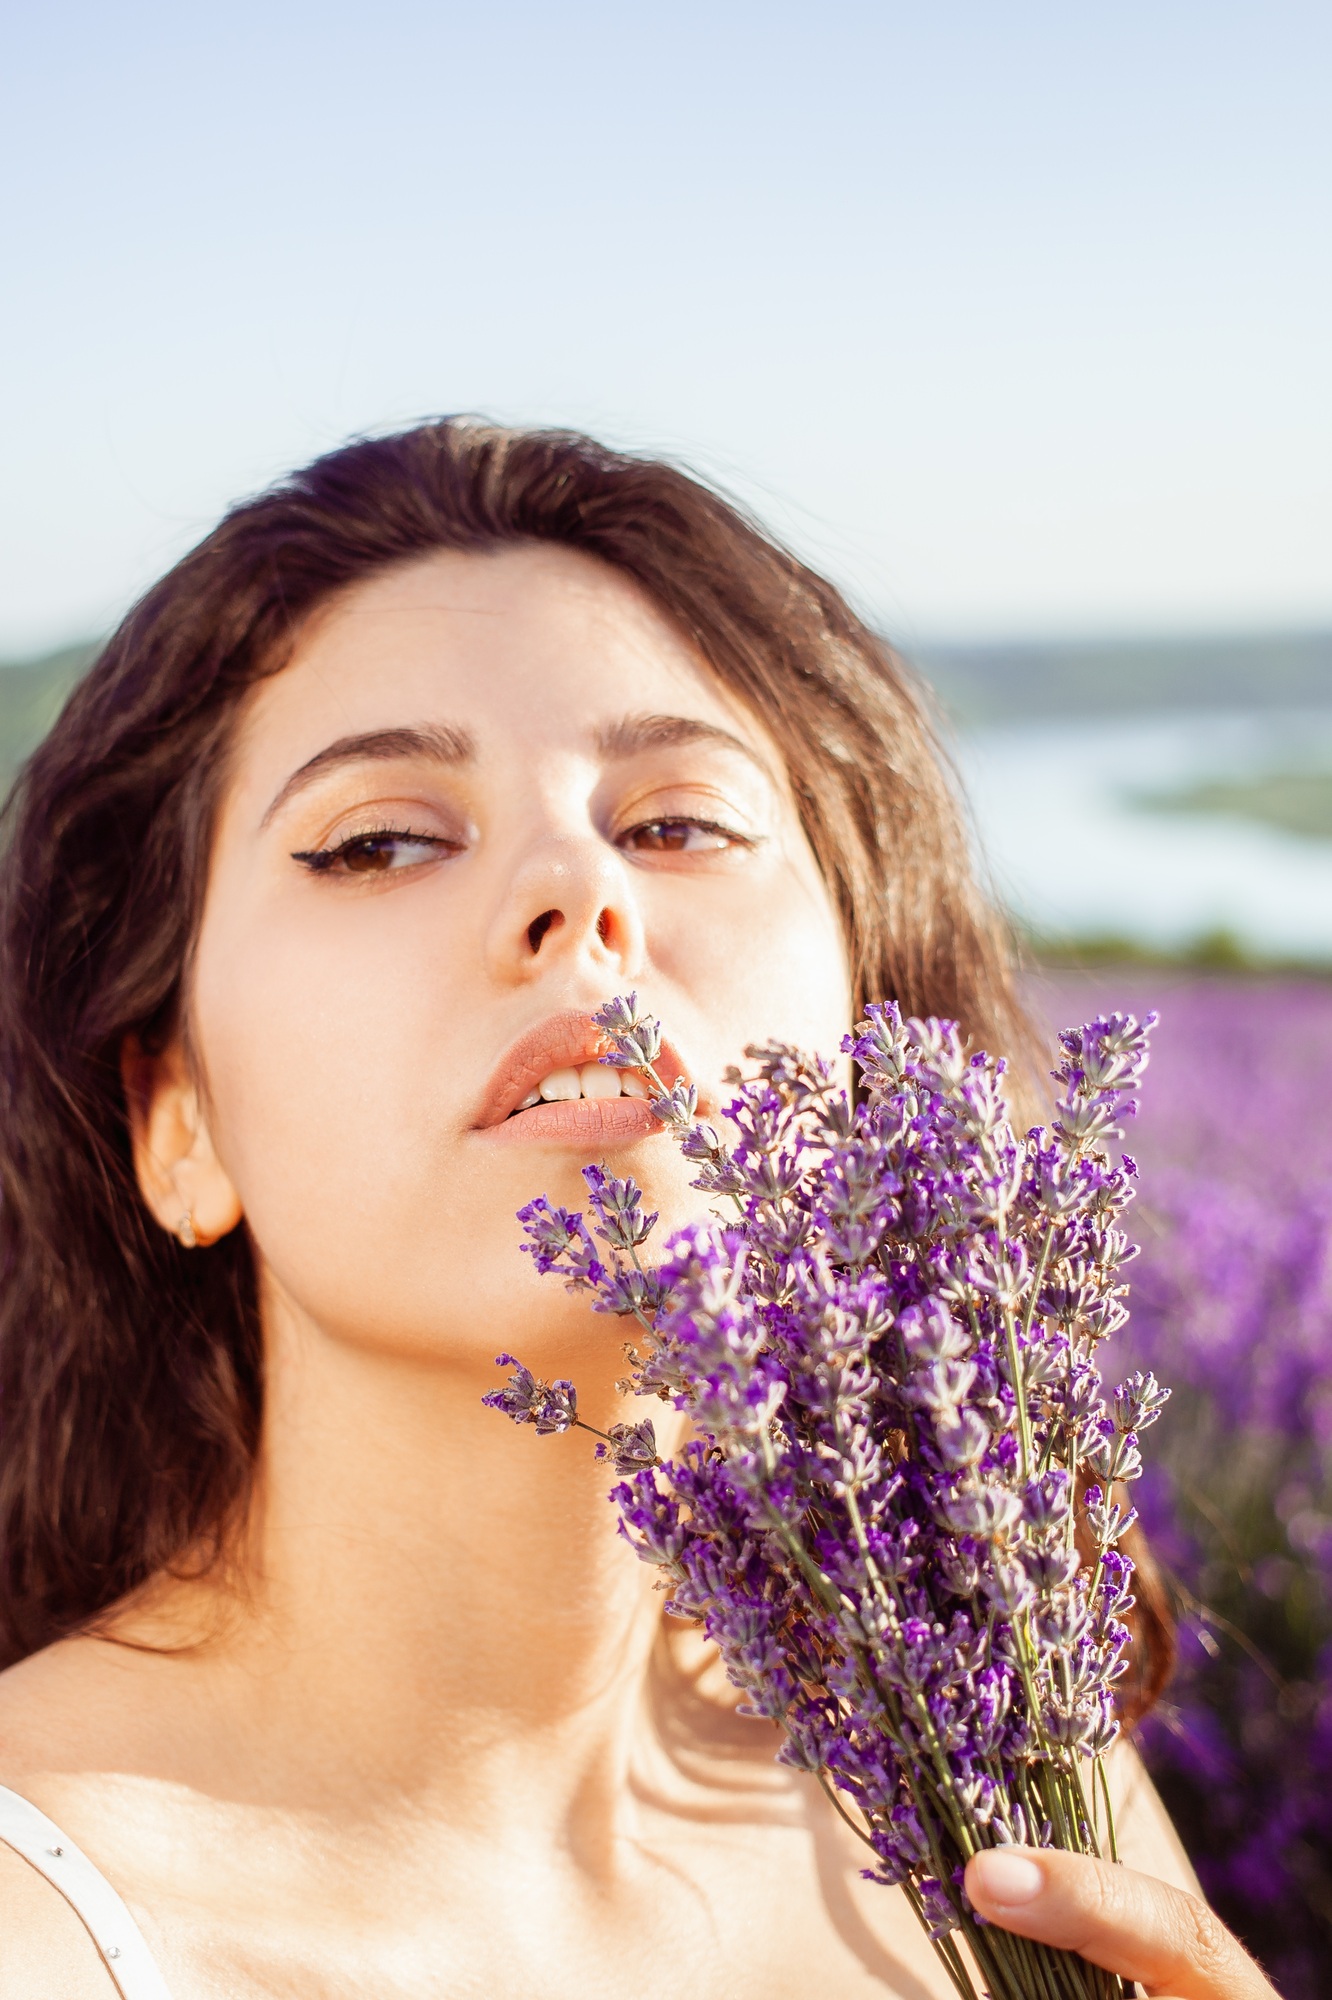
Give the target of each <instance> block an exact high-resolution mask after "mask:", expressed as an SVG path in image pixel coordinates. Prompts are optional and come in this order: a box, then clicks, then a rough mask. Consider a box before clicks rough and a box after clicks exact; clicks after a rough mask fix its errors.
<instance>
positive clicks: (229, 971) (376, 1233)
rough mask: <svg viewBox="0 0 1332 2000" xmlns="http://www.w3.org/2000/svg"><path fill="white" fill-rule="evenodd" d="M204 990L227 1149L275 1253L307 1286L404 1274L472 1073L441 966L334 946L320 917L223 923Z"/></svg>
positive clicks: (200, 1025) (216, 1118)
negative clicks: (382, 1272)
mask: <svg viewBox="0 0 1332 2000" xmlns="http://www.w3.org/2000/svg"><path fill="white" fill-rule="evenodd" d="M192 998H193V1007H192V1012H193V1024H194V1033H195V1037H196V1041H197V1044H198V1047H199V1051H200V1054H201V1057H202V1061H203V1065H204V1069H205V1072H206V1075H207V1079H208V1088H209V1095H210V1099H211V1105H212V1123H213V1127H214V1136H215V1139H216V1143H217V1147H218V1151H219V1153H220V1155H221V1157H222V1160H223V1163H224V1165H225V1166H226V1168H227V1170H228V1172H229V1173H230V1175H231V1178H232V1180H233V1181H234V1182H235V1184H236V1187H237V1190H238V1192H239V1194H240V1197H241V1201H242V1204H243V1206H244V1208H245V1213H246V1217H247V1221H248V1223H249V1226H250V1228H251V1231H252V1233H253V1234H254V1237H255V1239H256V1241H257V1243H258V1245H259V1247H260V1251H261V1254H262V1256H263V1257H264V1259H265V1261H266V1262H267V1263H268V1264H269V1265H270V1266H271V1267H272V1269H273V1270H274V1272H275V1274H276V1275H277V1276H278V1277H279V1278H281V1279H282V1280H283V1282H284V1283H287V1284H289V1286H290V1287H291V1288H292V1289H294V1290H296V1291H298V1292H302V1291H305V1290H307V1289H308V1288H309V1286H310V1284H311V1282H312V1274H314V1273H317V1272H319V1271H326V1272H329V1273H337V1275H338V1281H339V1282H340V1283H344V1284H345V1283H347V1282H348V1280H349V1277H350V1276H351V1274H352V1270H353V1267H356V1268H359V1267H361V1266H365V1265H372V1266H373V1265H377V1266H379V1267H380V1268H381V1269H383V1268H391V1260H392V1258H393V1256H394V1255H395V1252H396V1250H397V1248H398V1247H399V1245H400V1243H401V1242H402V1241H403V1240H404V1239H409V1238H410V1236H411V1234H412V1232H413V1231H419V1230H420V1228H421V1227H422V1224H423V1212H424V1214H425V1217H426V1218H427V1219H428V1215H429V1212H430V1210H432V1209H433V1210H434V1212H435V1213H436V1214H438V1213H440V1212H441V1211H443V1212H447V1204H448V1202H449V1199H450V1196H451V1192H452V1190H451V1188H450V1185H449V1182H450V1167H451V1165H452V1164H453V1163H452V1162H451V1160H450V1157H449V1150H448V1148H447V1146H446V1145H445V1143H444V1140H445V1134H446V1133H447V1131H448V1130H449V1129H450V1125H451V1124H456V1122H457V1120H458V1116H459V1104H460V1101H461V1099H462V1098H463V1096H464V1095H465V1092H466V1087H467V1080H466V1079H465V1077H464V1076H463V1075H462V1069H461V1061H460V1052H459V1051H457V1050H455V1049H454V1048H453V1047H452V1046H451V1038H450V1034H449V1030H448V1021H449V1019H450V1016H451V1014H452V1013H453V1012H454V1009H453V1008H452V1007H451V1005H450V995H449V994H448V992H447V991H446V990H445V991H441V989H440V985H439V983H438V968H434V967H430V966H427V965H425V964H418V963H416V962H415V961H413V960H409V961H408V962H406V963H404V961H403V958H402V955H401V952H400V951H396V950H388V949H384V950H374V949H367V950H364V951H359V952H356V953H347V952H346V951H340V952H338V953H337V954H336V955H334V954H333V952H332V951H331V949H329V948H328V947H327V945H325V944H324V943H323V942H322V941H321V938H320V935H319V932H318V927H317V926H301V925H300V924H298V923H287V924H284V925H281V926H278V925H274V926H273V927H272V928H271V930H270V931H267V932H254V933H251V934H249V935H248V936H232V937H228V936H227V935H226V933H225V931H224V930H223V929H222V928H221V927H219V929H218V930H217V931H216V932H215V933H214V935H213V936H212V937H211V938H210V937H209V936H208V934H207V932H205V937H204V941H203V946H202V948H201V951H200V956H199V963H198V968H197V974H196V980H195V985H194V992H193V996H192ZM359 1288H360V1282H359V1281H358V1289H359Z"/></svg>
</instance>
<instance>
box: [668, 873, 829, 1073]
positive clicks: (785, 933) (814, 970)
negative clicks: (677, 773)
mask: <svg viewBox="0 0 1332 2000" xmlns="http://www.w3.org/2000/svg"><path fill="white" fill-rule="evenodd" d="M673 946H674V964H673V966H672V970H673V972H674V974H675V977H676V980H677V982H678V983H679V985H680V986H681V987H683V988H684V989H686V990H687V991H688V992H689V995H690V1000H691V1003H692V1004H693V1006H694V1007H695V1008H696V1010H697V1013H698V1015H699V1016H700V1017H701V1018H702V1019H704V1020H706V1021H707V1023H708V1026H709V1029H710V1031H711V1032H710V1034H709V1040H710V1042H711V1043H712V1046H713V1048H714V1050H715V1052H716V1057H717V1061H718V1067H717V1068H716V1069H715V1070H714V1072H713V1073H714V1074H719V1073H720V1066H721V1065H723V1064H726V1063H732V1062H740V1061H741V1060H742V1054H741V1052H742V1050H743V1049H744V1047H745V1045H746V1044H747V1043H751V1042H767V1041H785V1042H792V1043H795V1044H796V1045H797V1046H798V1047H801V1048H804V1049H807V1050H811V1051H814V1052H815V1053H817V1054H819V1055H823V1056H828V1057H836V1056H837V1053H838V1049H839V1046H840V1043H841V1039H842V1037H843V1035H844V1034H845V1033H846V1032H847V1030H848V1028H849V1027H850V1026H851V1011H852V1009H851V980H850V973H849V970H848V965H847V955H846V943H845V940H844V938H843V935H842V928H841V925H840V923H839V922H838V920H837V917H836V914H835V912H834V910H833V908H832V904H831V902H830V900H829V897H828V894H827V891H826V889H825V887H824V884H823V881H822V878H821V877H820V876H819V874H818V872H817V869H816V868H815V865H814V862H813V860H812V858H810V859H809V860H808V861H806V860H805V859H804V857H794V858H790V859H784V860H783V861H782V863H781V865H780V866H778V867H775V868H774V869H772V870H771V871H770V872H768V873H767V874H766V876H765V879H763V880H762V881H759V882H756V883H754V884H753V886H752V887H751V888H748V889H747V890H746V892H745V893H744V894H743V895H742V896H740V897H738V898H737V897H731V898H728V899H727V902H726V905H725V907H724V908H721V909H719V910H717V911H716V912H715V913H713V914H712V916H711V918H710V920H708V919H705V920H704V921H702V922H698V923H693V922H691V923H689V924H688V925H686V926H683V927H682V928H681V929H680V930H679V931H678V932H677V933H676V935H675V937H674V939H673Z"/></svg>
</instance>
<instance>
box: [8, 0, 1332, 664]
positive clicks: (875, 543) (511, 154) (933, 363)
mask: <svg viewBox="0 0 1332 2000" xmlns="http://www.w3.org/2000/svg"><path fill="white" fill-rule="evenodd" d="M1330 83H1332V9H1329V8H1328V7H1327V6H1326V4H1325V0H1319V4H1317V5H1313V4H1310V5H1300V4H1290V5H1287V4H1281V0H1276V4H1272V5H1266V6H1263V5H1251V4H1250V5H1231V4H1227V0H1208V4H1172V0H1155V4H1148V5H1141V4H1137V0H1125V3H1124V4H1119V5H1117V6H1116V7H1114V8H1105V7H1102V8H1092V7H1090V6H1070V5H1069V4H1068V0H1063V4H1060V5H1053V4H1049V5H1047V4H1026V0H1011V4H1009V5H1007V6H1003V7H1001V6H998V5H996V4H994V0H983V4H982V0H956V4H947V0H936V4H933V5H926V6H921V5H920V4H919V0H917V4H913V5H911V6H906V5H899V4H896V0H878V4H854V5H853V4H839V3H838V0H822V4H820V5H819V6H818V7H814V6H812V5H805V6H803V7H795V6H790V5H786V4H783V0H764V4H761V5H755V4H750V3H749V0H740V3H739V4H728V0H713V4H711V5H700V4H695V0H672V4H671V5H669V6H661V5H658V6H652V7H649V6H636V5H632V4H623V0H622V4H620V5H617V6H612V5H603V4H583V0H571V4H568V5H565V6H563V7H551V6H545V7H538V6H533V5H528V4H516V3H515V0H492V4H489V5H486V6H484V7H482V6H476V5H473V6H471V7H468V8H462V7H458V6H454V5H452V4H435V5H431V6H427V5H422V4H419V0H377V4H376V5H374V6H373V7H371V6H368V5H362V6H348V5H344V4H340V0H321V4H319V5H314V4H307V0H267V3H266V4H264V5H257V4H252V0H229V4H228V5H227V7H226V8H225V9H218V8H204V7H201V6H184V5H176V6H166V5H161V4H157V0H146V4H137V3H136V0H125V4H121V5H118V6H117V7H116V8H114V9H112V8H108V7H105V6H98V7H94V6H92V5H89V4H84V0H80V3H79V4H74V5H62V4H60V0H47V4H44V5H42V6H40V7H36V6H31V5H24V4H22V0H6V6H5V9H4V14H3V24H2V26H0V190H3V192H2V193H0V288H2V291H3V311H2V312H0V361H2V363H3V365H2V366H0V439H3V448H2V452H0V464H3V478H2V479H0V654H11V655H12V654H14V653H17V652H19V651H23V650H26V649H30V648H35V647H37V646H40V645H45V644H54V643H56V642H58V641H60V640H63V639H65V638H67V637H73V636H75V635H79V634H82V633H85V632H88V631H92V630H95V629H98V628H100V627H103V626H105V625H106V624H107V623H108V622H109V621H110V620H111V619H112V618H113V617H114V616H115V615H116V614H117V613H118V612H119V611H120V610H121V609H123V607H124V606H125V604H126V603H128V602H129V600H130V599H131V598H132V596H133V595H134V594H135V593H136V592H137V591H138V590H139V589H141V588H142V587H143V586H144V585H145V584H146V583H147V582H148V581H150V580H151V578H152V577H153V576H154V575H155V574H156V573H157V572H158V571H159V570H160V569H161V568H163V567H164V566H165V565H166V563H167V562H169V561H170V560H171V559H172V558H173V557H174V556H175V555H177V554H178V553H179V552H180V551H181V550H182V549H184V548H185V547H187V546H188V545H189V544H190V542H192V541H193V540H194V539H196V538H197V537H198V535H199V534H201V533H202V532H203V531H204V530H205V529H206V528H207V527H208V526H209V525H210V524H211V522H212V521H213V520H214V519H215V518H216V516H217V514H218V512H219V511H220V509H221V508H222V507H223V506H224V505H225V504H226V503H227V501H228V500H230V499H232V498H235V497H237V496H239V495H241V494H243V493H245V492H248V491H251V490H253V489H254V488H255V487H256V486H257V485H260V484H262V483H263V482H264V481H265V480H267V479H268V478H270V477H272V476H273V475H274V474H275V473H277V472H279V471H280V470H282V469H283V467H285V466H287V465H289V464H291V463H294V462H296V461H299V460H300V459H303V458H305V457H307V456H309V455H311V454H312V453H314V452H315V451H318V450H320V449H323V448H324V447H326V446H328V445H330V444H333V443H335V442H336V441H338V440H339V439H340V438H342V437H344V436H346V435H347V434H349V433H351V432H354V431H359V430H365V429H373V428H378V427H382V426H384V425H386V424H392V423H396V422H400V421H405V420H409V419H411V418H413V417H415V416H418V415H421V414H426V413H430V412H437V411H442V410H454V409H472V410H481V411H485V412H488V413H491V414H494V415H496V416H499V417H501V418H505V419H509V420H513V421H537V422H559V423H572V424H578V425H582V426H585V427H589V428H591V429H594V430H596V431H598V432H600V433H602V434H604V435H607V436H609V437H610V438H611V439H613V440H616V441H623V442H626V443H629V444H633V445H641V446H648V447H654V448H664V449H666V450H669V451H671V452H673V453H675V454H678V455H681V456H683V457H685V458H687V459H688V460H690V461H691V462H693V463H695V464H697V465H699V466H700V467H702V468H703V469H704V470H705V471H707V472H709V473H710V474H711V475H713V476H714V477H717V478H719V479H721V480H722V481H723V482H724V483H726V484H728V485H729V486H730V487H732V488H733V489H734V490H737V491H739V492H740V493H741V494H742V495H743V496H744V497H745V498H747V499H748V500H749V501H751V502H752V503H753V504H755V505H757V506H758V507H759V508H760V509H761V510H762V511H763V512H765V513H766V514H767V515H768V516H769V518H771V519H773V520H774V521H775V523H776V524H777V525H778V526H779V528H780V529H781V530H782V532H784V533H785V534H787V535H788V536H789V537H791V538H792V539H793V540H794V541H795V542H796V543H797V545H798V546H799V547H800V548H801V549H802V551H803V552H805V553H806V554H808V555H810V556H811V557H812V558H813V559H814V560H815V561H817V562H820V563H821V564H823V565H824V566H825V567H827V568H828V569H830V570H831V571H832V572H833V573H835V574H836V575H837V576H838V577H839V578H840V579H841V580H843V581H844V582H846V583H848V584H849V585H850V587H851V588H852V590H853V591H854V592H855V593H856V595H857V597H858V599H859V600H860V601H861V603H862V604H864V605H865V606H867V607H868V608H870V609H871V610H872V611H873V612H874V614H875V615H876V616H877V617H879V618H880V619H881V620H883V621H884V622H885V623H887V624H888V626H889V627H890V628H891V629H893V630H894V631H896V632H897V633H898V634H899V635H900V636H902V637H904V638H905V639H906V640H907V641H908V642H911V641H913V640H916V639H921V638H928V637H930V636H940V635H949V634H955V635H971V634H976V635H995V636H998V635H1012V634H1039V633H1082V632H1103V631H1136V630H1151V629H1167V628H1172V627H1193V628H1199V627H1201V628H1213V629H1227V628H1235V627H1255V626H1265V625H1299V624H1307V623H1326V622H1329V621H1332V563H1330V562H1329V559H1328V550H1329V547H1332V386H1330V384H1329V372H1330V371H1329V356H1332V298H1330V294H1332V280H1330V276H1329V270H1330V266H1332V256H1330V254H1329V249H1330V246H1332V216H1330V214H1329V209H1330V207H1332V202H1330V201H1329V195H1330V194H1332V120H1329V118H1328V116H1327V104H1328V101H1329V85H1330Z"/></svg>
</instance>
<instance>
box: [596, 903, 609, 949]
mask: <svg viewBox="0 0 1332 2000" xmlns="http://www.w3.org/2000/svg"><path fill="white" fill-rule="evenodd" d="M610 934H611V913H610V911H609V910H603V911H602V913H601V915H600V916H599V917H598V918H597V936H598V937H599V938H600V939H601V942H602V943H603V944H609V943H610Z"/></svg>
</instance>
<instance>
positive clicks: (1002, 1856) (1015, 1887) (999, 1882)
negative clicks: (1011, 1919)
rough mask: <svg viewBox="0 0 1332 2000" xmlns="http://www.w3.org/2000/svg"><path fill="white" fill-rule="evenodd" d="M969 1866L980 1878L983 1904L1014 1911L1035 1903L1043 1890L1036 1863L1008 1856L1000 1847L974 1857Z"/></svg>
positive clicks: (1021, 1857)
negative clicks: (1025, 1904) (985, 1901)
mask: <svg viewBox="0 0 1332 2000" xmlns="http://www.w3.org/2000/svg"><path fill="white" fill-rule="evenodd" d="M972 1866H973V1867H974V1868H975V1869H976V1870H977V1871H978V1873H979V1875H980V1884H979V1886H980V1887H981V1889H983V1890H984V1892H985V1896H986V1899H987V1901H989V1902H992V1903H1003V1904H1005V1905H1007V1906H1008V1907H1009V1908H1016V1906H1017V1905H1018V1904H1019V1903H1032V1902H1035V1900H1036V1898H1037V1896H1039V1895H1040V1893H1041V1890H1042V1889H1043V1888H1044V1887H1045V1874H1044V1871H1043V1870H1042V1868H1041V1865H1040V1863H1039V1862H1038V1861H1029V1860H1028V1859H1027V1857H1026V1855H1025V1854H1010V1853H1009V1852H1008V1851H1007V1849H1006V1848H1003V1847H989V1848H986V1849H985V1851H984V1852H983V1853H981V1854H978V1855H977V1856H976V1857H975V1860H974V1861H973V1863H972Z"/></svg>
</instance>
